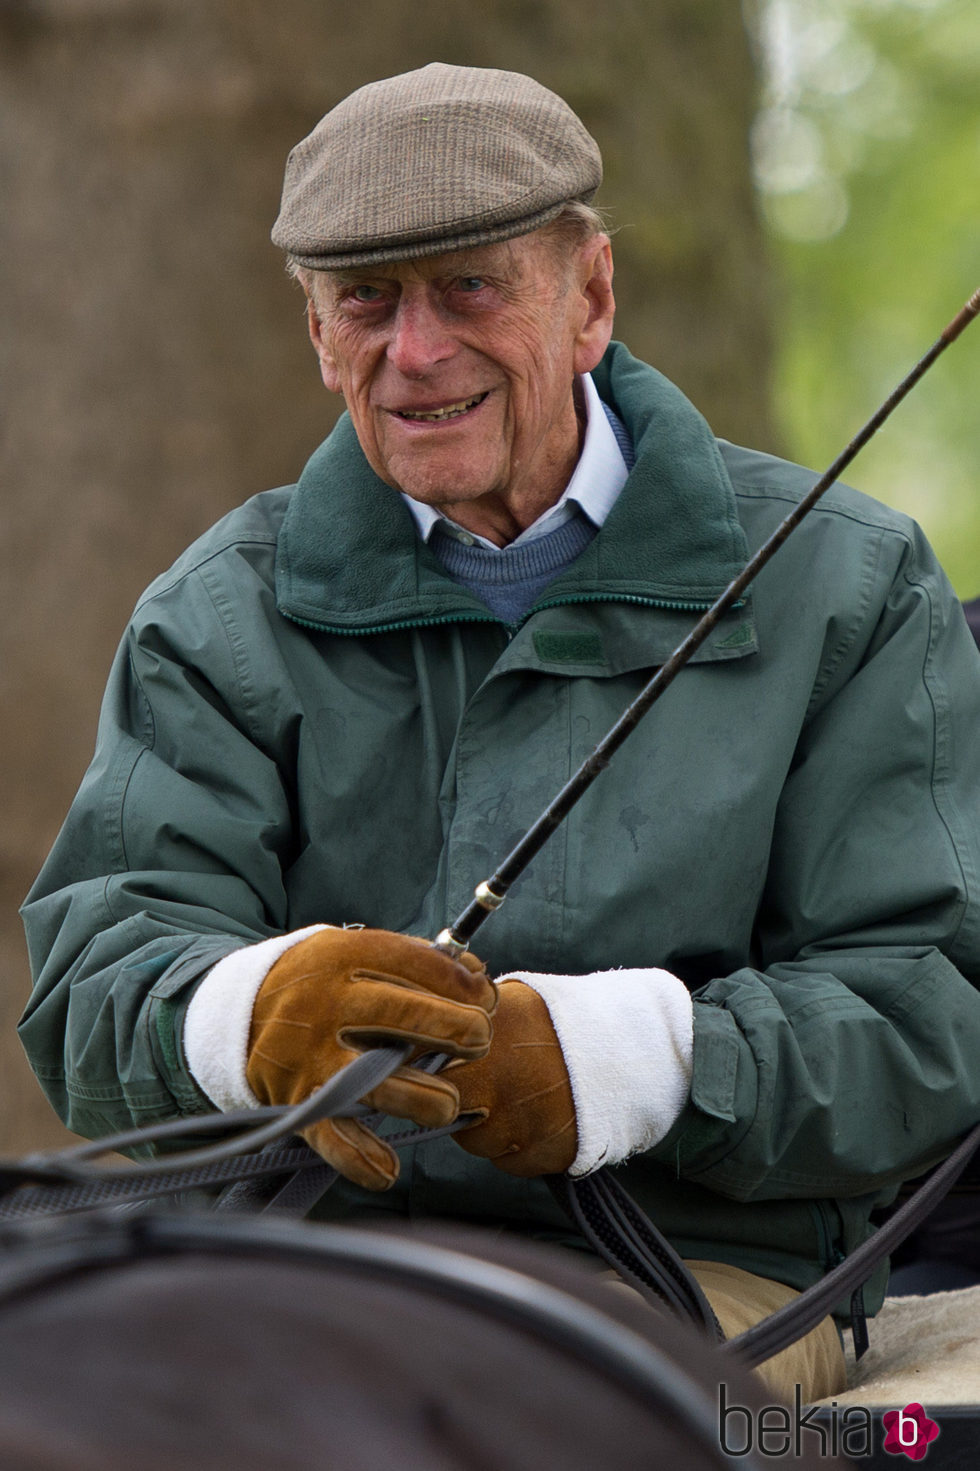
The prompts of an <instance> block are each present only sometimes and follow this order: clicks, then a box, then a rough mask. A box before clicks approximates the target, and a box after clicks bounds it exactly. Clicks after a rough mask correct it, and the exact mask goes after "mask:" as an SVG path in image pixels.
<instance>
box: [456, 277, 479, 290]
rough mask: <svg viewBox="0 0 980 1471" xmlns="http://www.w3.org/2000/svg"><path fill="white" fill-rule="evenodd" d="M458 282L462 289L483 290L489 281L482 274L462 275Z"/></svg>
mask: <svg viewBox="0 0 980 1471" xmlns="http://www.w3.org/2000/svg"><path fill="white" fill-rule="evenodd" d="M456 284H457V286H458V287H459V289H460V291H482V290H483V288H484V287H485V286H486V284H487V283H486V281H485V280H484V279H483V277H482V276H460V278H459V280H458V281H457V283H456Z"/></svg>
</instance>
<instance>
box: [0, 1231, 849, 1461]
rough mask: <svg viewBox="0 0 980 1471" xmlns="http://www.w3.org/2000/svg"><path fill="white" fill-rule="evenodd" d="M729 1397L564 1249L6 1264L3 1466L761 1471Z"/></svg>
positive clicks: (156, 1255)
mask: <svg viewBox="0 0 980 1471" xmlns="http://www.w3.org/2000/svg"><path fill="white" fill-rule="evenodd" d="M722 1383H724V1386H725V1393H726V1397H727V1400H728V1402H729V1403H737V1404H738V1405H739V1406H744V1407H746V1409H745V1411H744V1413H745V1415H746V1416H748V1414H749V1413H751V1414H752V1415H753V1417H755V1418H757V1417H758V1415H759V1412H760V1410H761V1408H762V1406H763V1403H764V1402H765V1401H766V1400H767V1399H768V1398H771V1396H770V1393H769V1391H767V1390H766V1389H765V1387H764V1386H761V1385H760V1384H759V1383H758V1382H757V1381H755V1379H754V1376H750V1375H748V1374H746V1373H745V1372H744V1371H742V1370H741V1369H740V1368H739V1367H738V1366H737V1365H732V1364H727V1363H725V1362H724V1361H723V1360H722V1359H720V1358H719V1356H718V1354H717V1353H716V1351H715V1350H713V1349H712V1348H710V1346H707V1345H705V1344H704V1342H703V1340H702V1339H700V1338H697V1337H695V1336H694V1335H692V1334H691V1333H690V1332H689V1331H687V1330H685V1329H684V1327H683V1326H682V1325H680V1324H677V1323H674V1322H670V1321H665V1320H663V1319H661V1318H653V1317H652V1316H651V1315H650V1314H649V1312H648V1310H647V1309H646V1308H645V1307H644V1305H643V1304H642V1303H639V1302H636V1301H634V1300H633V1299H632V1298H630V1297H629V1296H628V1295H626V1294H623V1293H620V1292H617V1291H616V1290H615V1289H613V1288H611V1287H609V1286H608V1285H607V1284H605V1283H604V1282H602V1281H601V1279H599V1278H598V1277H597V1276H596V1275H595V1274H594V1273H593V1272H591V1271H589V1270H588V1269H587V1268H586V1267H584V1266H583V1265H581V1264H580V1262H579V1261H578V1260H577V1259H575V1258H574V1257H573V1256H572V1254H570V1253H567V1252H562V1251H560V1250H558V1249H555V1248H544V1247H542V1246H540V1245H536V1244H535V1243H530V1242H526V1241H519V1240H514V1239H513V1238H511V1239H503V1240H502V1239H500V1238H498V1237H497V1236H496V1234H492V1233H489V1232H484V1231H480V1230H478V1229H477V1228H469V1229H466V1228H461V1227H457V1228H454V1229H453V1230H451V1231H445V1230H443V1231H439V1230H436V1231H422V1232H419V1231H411V1230H408V1229H405V1228H402V1229H400V1230H385V1231H380V1230H367V1229H358V1228H342V1227H322V1226H321V1227H315V1228H314V1227H311V1226H309V1225H304V1224H303V1223H300V1222H281V1221H280V1222H271V1221H269V1220H268V1219H261V1218H260V1219H254V1218H253V1219H243V1218H241V1217H237V1216H236V1217H230V1218H229V1217H215V1216H214V1215H201V1216H196V1215H193V1214H189V1213H180V1214H177V1213H164V1212H160V1211H155V1212H153V1213H149V1214H145V1215H143V1216H140V1217H136V1218H123V1219H121V1220H120V1219H118V1218H113V1219H109V1218H101V1219H98V1218H89V1220H87V1221H86V1222H84V1223H82V1222H75V1223H72V1224H71V1225H69V1224H68V1223H65V1222H59V1223H51V1222H47V1223H42V1225H41V1226H39V1225H37V1224H35V1226H34V1227H33V1228H32V1229H31V1230H21V1232H20V1233H19V1237H18V1238H17V1239H14V1240H11V1241H8V1244H7V1249H6V1251H5V1252H3V1253H2V1254H0V1464H2V1465H3V1467H4V1471H69V1468H70V1471H124V1468H125V1471H131V1468H132V1467H133V1466H139V1467H140V1471H309V1468H310V1467H312V1466H316V1467H323V1468H324V1471H340V1468H343V1471H377V1468H378V1467H381V1466H389V1465H397V1466H400V1467H405V1468H406V1471H474V1468H475V1467H477V1466H484V1467H489V1466H492V1467H493V1468H494V1471H531V1468H540V1467H550V1466H559V1465H560V1466H561V1467H562V1468H563V1471H595V1468H596V1467H598V1466H616V1467H617V1468H619V1471H658V1468H661V1467H663V1466H664V1465H668V1466H671V1467H674V1468H676V1471H718V1468H728V1471H732V1468H734V1467H736V1466H739V1465H741V1466H745V1467H747V1468H749V1471H761V1466H762V1461H761V1459H760V1458H759V1457H758V1454H757V1452H756V1450H755V1448H754V1447H750V1448H747V1449H743V1446H742V1445H741V1444H738V1445H736V1444H735V1442H736V1440H737V1435H738V1432H736V1433H735V1434H731V1435H730V1437H729V1440H728V1442H727V1443H724V1438H723V1437H722V1436H721V1435H720V1434H719V1396H720V1393H721V1385H722ZM740 1428H741V1427H739V1430H740ZM729 1445H732V1446H733V1447H734V1448H733V1449H732V1450H729V1448H728V1447H729ZM796 1464H799V1465H801V1466H802V1467H803V1468H804V1471H815V1468H816V1467H817V1466H818V1465H819V1466H825V1467H828V1468H832V1467H837V1468H838V1471H842V1467H841V1463H839V1462H836V1461H834V1460H827V1459H825V1458H824V1457H822V1456H820V1457H818V1456H817V1455H816V1454H815V1453H814V1454H811V1453H810V1449H809V1447H808V1446H807V1445H806V1444H804V1454H803V1456H802V1458H801V1459H800V1460H799V1461H798V1462H796Z"/></svg>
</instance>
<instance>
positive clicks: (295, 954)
mask: <svg viewBox="0 0 980 1471" xmlns="http://www.w3.org/2000/svg"><path fill="white" fill-rule="evenodd" d="M495 1002H496V989H495V987H494V986H493V985H491V983H490V981H489V980H488V979H487V975H486V971H485V970H484V969H483V965H482V963H481V962H480V961H479V960H477V959H476V957H475V956H473V955H468V954H466V955H463V956H462V957H461V959H460V960H459V961H456V960H452V959H450V957H449V956H448V955H444V954H442V952H441V951H439V950H435V949H433V947H432V946H431V945H430V944H429V943H428V942H427V941H425V940H419V939H415V938H413V937H411V936H408V935H396V934H392V933H391V932H390V931H388V930H340V929H325V930H319V931H318V932H317V933H316V934H315V935H309V936H307V938H306V939H305V940H300V941H298V942H297V944H295V945H294V946H293V947H292V949H290V950H287V951H286V953H285V954H284V955H283V956H282V957H281V958H280V959H279V960H277V961H276V963H275V965H273V966H272V968H271V970H270V971H269V973H268V975H267V976H266V978H265V980H264V981H263V982H262V985H261V987H260V988H259V993H258V996H257V997H256V1001H255V1007H254V1009H253V1012H252V1025H251V1030H250V1032H249V1039H248V1059H247V1062H246V1068H245V1075H246V1077H247V1079H248V1083H249V1086H250V1088H251V1089H252V1092H253V1093H254V1094H255V1096H256V1097H257V1098H258V1099H259V1100H260V1102H262V1103H277V1104H293V1103H300V1102H302V1101H303V1099H305V1098H308V1097H309V1096H310V1094H311V1093H313V1092H314V1091H315V1090H316V1089H317V1088H318V1087H319V1086H320V1085H321V1084H322V1083H325V1082H326V1081H327V1079H328V1078H331V1077H332V1076H333V1075H334V1073H336V1072H337V1071H339V1069H340V1068H342V1067H343V1066H344V1065H345V1064H346V1063H348V1062H351V1061H352V1060H353V1058H354V1057H355V1056H356V1055H357V1054H358V1053H359V1052H362V1051H364V1050H365V1049H366V1048H368V1047H376V1046H383V1045H386V1044H389V1043H392V1042H410V1043H412V1045H413V1047H414V1049H415V1052H414V1054H413V1055H414V1056H416V1057H418V1056H421V1055H422V1054H423V1053H426V1052H444V1053H448V1054H449V1055H450V1056H451V1057H462V1058H476V1057H481V1056H482V1055H483V1053H485V1052H486V1050H487V1047H488V1046H489V1043H490V1033H491V1026H490V1019H489V1013H490V1012H491V1011H492V1010H493V1007H494V1004H495ZM365 1102H366V1103H368V1104H370V1105H371V1107H372V1108H377V1109H379V1110H381V1111H382V1112H384V1113H390V1114H394V1115H395V1116H396V1117H397V1118H405V1119H412V1120H413V1121H414V1122H415V1123H417V1124H422V1125H424V1126H426V1127H429V1128H433V1127H438V1126H440V1125H442V1124H448V1123H451V1122H452V1120H453V1119H454V1118H455V1117H456V1113H457V1110H458V1106H459V1100H458V1097H457V1094H456V1090H455V1088H454V1087H453V1086H452V1084H451V1083H449V1082H447V1081H446V1080H445V1079H444V1078H442V1077H438V1076H431V1075H430V1074H428V1073H421V1072H417V1071H415V1070H414V1069H412V1068H409V1067H407V1066H406V1067H401V1068H399V1069H398V1070H397V1071H396V1072H394V1073H393V1074H392V1075H391V1077H390V1078H387V1079H386V1080H385V1081H384V1082H383V1083H381V1084H379V1085H378V1087H377V1088H374V1089H373V1090H372V1091H371V1092H370V1093H369V1094H367V1095H366V1097H365ZM303 1137H304V1138H305V1139H306V1140H307V1142H308V1143H309V1144H310V1145H311V1146H312V1147H313V1148H314V1149H315V1150H317V1152H318V1153H319V1154H322V1156H323V1158H324V1159H325V1160H327V1161H328V1163H329V1164H331V1165H333V1167H334V1169H336V1170H338V1171H339V1172H340V1173H341V1174H342V1175H345V1176H346V1177H347V1179H348V1180H353V1181H354V1182H355V1183H356V1184H358V1185H363V1186H364V1187H365V1188H366V1189H368V1190H387V1189H388V1187H389V1186H390V1185H393V1184H394V1182H395V1180H396V1179H397V1177H398V1160H397V1157H396V1155H395V1153H394V1150H392V1149H390V1148H389V1146H388V1145H387V1144H385V1143H383V1142H382V1141H381V1140H380V1139H379V1138H378V1137H377V1135H376V1134H373V1133H372V1132H371V1130H370V1129H368V1128H367V1127H366V1126H365V1125H364V1124H363V1123H361V1122H359V1121H358V1120H356V1119H323V1120H321V1121H320V1122H319V1123H316V1124H311V1125H310V1126H309V1128H307V1129H305V1130H304V1131H303Z"/></svg>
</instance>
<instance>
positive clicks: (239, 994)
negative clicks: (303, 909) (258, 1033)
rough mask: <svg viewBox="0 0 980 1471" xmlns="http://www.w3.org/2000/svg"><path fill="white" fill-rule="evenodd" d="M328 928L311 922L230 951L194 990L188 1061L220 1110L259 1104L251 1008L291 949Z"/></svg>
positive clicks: (187, 1034)
mask: <svg viewBox="0 0 980 1471" xmlns="http://www.w3.org/2000/svg"><path fill="white" fill-rule="evenodd" d="M330 928H331V926H330V925H324V924H313V925H308V926H307V927H306V929H303V930H291V931H290V933H289V934H288V935H273V936H272V938H271V939H270V940H260V941H259V943H258V944H257V945H245V946H244V947H243V948H242V949H239V950H232V952H231V954H230V955H226V956H225V957H224V959H223V960H219V961H218V963H217V965H215V966H212V968H211V969H210V970H209V971H208V973H207V975H206V976H205V977H204V979H203V980H202V982H201V984H200V985H199V986H198V988H197V990H196V991H195V992H194V995H193V997H192V998H191V1002H190V1005H189V1006H188V1008H187V1013H186V1015H185V1017H184V1038H183V1041H184V1060H185V1062H186V1063H187V1067H188V1070H189V1071H190V1073H191V1076H192V1077H193V1079H194V1081H195V1082H196V1083H197V1086H198V1087H199V1088H200V1089H201V1090H202V1091H203V1092H204V1093H206V1094H207V1096H208V1098H210V1100H211V1102H212V1103H213V1104H214V1106H215V1108H219V1109H220V1110H221V1111H222V1113H230V1112H231V1111H232V1110H233V1109H236V1108H258V1107H259V1100H258V1099H257V1098H256V1096H255V1094H254V1093H253V1092H252V1090H251V1088H250V1087H249V1086H248V1080H247V1078H246V1076H245V1065H246V1063H247V1062H248V1034H249V1030H250V1028H251V1025H252V1008H253V1006H254V1005H255V998H256V996H257V995H258V994H259V987H260V986H261V985H262V982H263V981H264V980H265V978H266V976H267V975H268V974H269V971H270V970H271V969H272V967H273V966H274V965H275V963H276V961H277V960H278V959H279V958H280V957H281V956H283V955H285V953H286V951H287V950H291V949H292V948H293V946H294V945H298V944H299V942H300V940H305V939H306V938H307V937H308V936H309V935H315V934H317V932H318V931H319V930H326V929H330Z"/></svg>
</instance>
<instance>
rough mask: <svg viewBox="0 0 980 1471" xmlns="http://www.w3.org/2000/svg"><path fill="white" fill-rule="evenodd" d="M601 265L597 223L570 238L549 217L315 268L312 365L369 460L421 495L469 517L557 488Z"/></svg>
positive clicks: (564, 472) (606, 258) (604, 310)
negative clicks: (504, 233)
mask: <svg viewBox="0 0 980 1471" xmlns="http://www.w3.org/2000/svg"><path fill="white" fill-rule="evenodd" d="M611 276H612V267H611V257H610V253H609V244H608V240H606V237H605V236H597V237H594V238H593V239H592V240H591V241H590V242H588V245H586V246H569V245H567V244H564V245H562V244H560V243H558V242H556V241H555V240H554V239H553V238H552V237H551V236H550V235H549V234H548V233H547V232H546V231H538V232H536V233H535V234H532V235H525V236H521V237H519V238H518V239H515V240H507V241H504V242H502V243H500V244H497V245H485V246H480V247H478V248H477V249H474V250H468V251H460V252H456V253H453V254H449V255H439V256H431V257H427V258H425V259H423V260H419V261H404V262H395V263H394V264H391V265H381V266H371V267H366V268H361V269H358V270H352V271H329V272H323V273H321V274H320V276H319V277H318V281H317V309H316V311H312V310H311V314H310V316H311V320H310V330H311V335H312V337H313V342H314V345H315V347H316V349H317V354H318V356H319V358H320V365H321V372H322V375H323V380H324V382H325V383H326V385H327V387H328V388H330V389H332V390H333V391H335V392H340V393H342V394H343V396H344V399H345V401H346V404H347V408H348V410H349V412H350V415H351V419H352V420H353V424H354V428H355V430H356V432H357V437H358V439H359V441H360V444H361V448H362V449H363V450H364V453H365V455H366V457H367V459H368V461H369V463H370V464H371V466H372V468H373V469H374V471H375V472H376V473H377V474H378V475H379V476H380V477H381V478H382V479H383V480H384V481H386V482H387V483H388V484H389V485H392V486H395V487H396V488H397V489H399V490H403V491H404V492H405V493H406V494H407V495H409V496H411V497H412V498H413V499H415V500H418V501H422V502H425V503H426V504H428V505H434V506H439V507H440V508H449V507H455V508H456V509H457V510H459V509H461V508H463V507H466V506H470V507H471V515H470V517H469V518H468V519H470V520H471V519H472V512H473V511H477V512H479V510H480V509H481V508H482V507H485V506H490V507H492V506H493V505H495V504H497V503H502V504H504V505H506V506H508V507H511V508H512V509H513V508H516V507H530V508H531V512H533V513H530V512H529V516H528V518H527V519H528V520H533V519H534V517H535V516H536V515H538V514H540V513H541V511H542V510H544V509H546V507H547V506H548V505H551V504H553V503H554V501H556V500H557V499H558V497H559V496H560V494H561V492H562V490H563V489H564V487H565V485H566V484H567V482H568V479H569V477H570V475H571V472H572V469H573V468H574V465H575V461H576V459H577V457H578V450H579V429H578V422H577V418H576V413H575V405H574V401H573V396H572V384H573V378H574V375H575V374H576V373H582V372H588V371H589V370H590V369H591V368H593V367H595V365H596V364H597V363H598V361H599V359H600V358H601V356H602V353H603V351H604V350H605V347H606V345H607V343H608V341H609V336H610V334H611V330H612V291H611V286H610V282H611ZM451 513H452V512H451ZM520 519H521V520H524V519H525V518H524V517H523V516H522V517H521V518H520ZM514 534H516V532H515V533H514Z"/></svg>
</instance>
